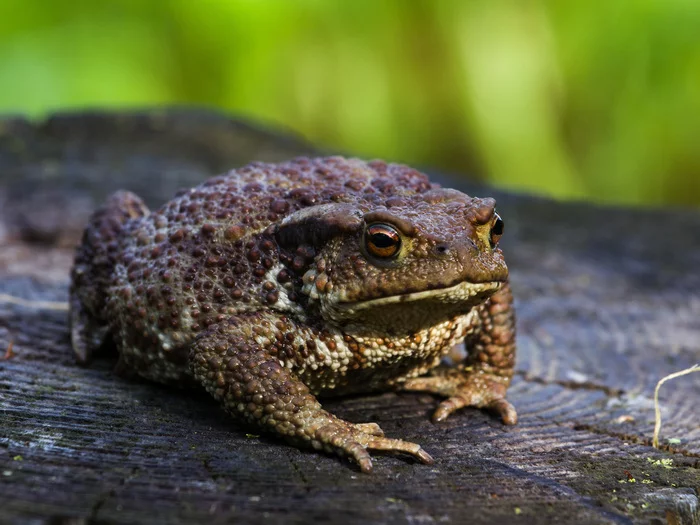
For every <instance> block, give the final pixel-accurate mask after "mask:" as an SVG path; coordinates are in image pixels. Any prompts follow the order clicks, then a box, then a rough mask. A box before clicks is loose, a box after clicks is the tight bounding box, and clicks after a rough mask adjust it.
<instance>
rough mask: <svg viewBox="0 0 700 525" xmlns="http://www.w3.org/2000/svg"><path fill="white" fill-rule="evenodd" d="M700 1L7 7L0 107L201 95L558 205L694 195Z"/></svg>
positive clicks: (685, 201)
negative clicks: (546, 198)
mask: <svg viewBox="0 0 700 525" xmlns="http://www.w3.org/2000/svg"><path fill="white" fill-rule="evenodd" d="M698 28H700V3H698V2H697V0H664V1H662V0H635V1H634V2H584V1H576V0H571V1H568V2H562V1H559V0H549V1H547V0H539V1H538V0H532V1H528V2H523V1H522V0H501V1H486V0H483V1H477V0H474V1H467V0H439V1H438V0H353V1H340V0H337V1H331V0H294V1H292V0H200V1H198V2H195V1H191V0H172V1H165V0H163V1H160V2H158V1H150V2H149V1H144V0H113V1H104V2H95V1H94V0H90V1H87V0H73V1H72V2H48V1H46V0H22V1H19V0H5V1H4V2H2V3H0V85H2V89H1V90H0V111H2V112H5V113H7V112H25V113H29V114H31V115H35V116H40V115H43V114H45V113H47V112H48V111H51V110H55V109H61V108H65V107H76V106H78V107H81V106H126V105H129V106H133V105H152V104H154V103H155V104H171V103H188V104H206V105H210V106H216V107H221V108H225V109H227V110H229V111H232V112H234V113H238V114H242V115H245V116H250V117H254V118H257V119H263V120H265V121H269V122H273V123H280V124H283V125H286V126H288V127H290V128H292V129H295V130H298V131H300V132H301V133H303V134H304V135H306V136H307V137H308V138H310V139H311V140H313V141H315V142H317V143H321V144H324V145H327V146H330V147H333V148H335V149H340V150H344V151H350V152H354V153H357V154H359V155H362V156H366V157H384V158H388V159H393V160H401V161H405V162H409V163H413V164H418V165H429V166H435V167H439V168H442V169H447V170H453V171H460V172H469V173H472V174H482V175H483V176H484V177H485V178H486V179H487V180H489V181H490V182H493V183H494V184H498V185H501V186H504V187H509V188H514V189H521V190H526V191H532V192H536V193H544V194H549V195H553V196H555V197H560V198H586V199H591V200H596V201H603V202H622V203H632V204H641V203H646V204H671V205H677V204H681V205H694V206H697V205H700V146H698V137H700V118H699V116H700V40H698V34H700V33H699V32H698V31H699V30H698Z"/></svg>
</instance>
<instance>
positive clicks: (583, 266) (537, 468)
mask: <svg viewBox="0 0 700 525" xmlns="http://www.w3.org/2000/svg"><path fill="white" fill-rule="evenodd" d="M310 152H312V148H311V147H310V146H309V145H308V144H306V143H304V142H303V141H300V140H297V139H294V138H284V137H280V136H277V135H273V134H269V133H266V132H264V131H260V130H258V129H255V128H251V127H249V126H246V125H242V124H237V123H234V122H231V121H229V120H227V119H225V118H224V117H219V116H216V115H214V114H209V113H199V112H192V111H178V112H163V111H161V112H152V113H149V114H140V115H136V114H126V113H123V114H111V115H101V114H93V115H73V116H71V115H67V116H63V117H57V118H54V119H51V120H49V121H47V122H42V123H36V124H32V123H28V122H26V121H24V120H21V119H14V120H12V119H7V120H4V121H1V122H0V293H2V294H10V295H12V296H16V297H20V298H23V299H26V300H28V301H53V302H55V304H54V303H49V304H42V303H33V304H25V305H20V304H12V303H8V302H7V301H5V300H0V350H4V349H5V348H6V347H7V346H8V345H9V344H10V342H12V343H13V352H14V354H15V355H14V357H12V358H10V359H7V360H4V361H2V360H0V523H25V522H26V523H29V522H31V523H61V522H63V521H62V520H65V522H69V521H68V519H69V518H73V519H74V521H70V522H71V523H81V522H87V521H90V520H101V521H107V522H120V523H128V522H141V523H160V522H162V523H196V522H199V523H237V524H238V523H313V522H320V523H326V522H327V523H338V524H345V523H368V524H373V523H377V524H379V523H420V524H430V523H499V522H507V523H555V522H556V523H698V522H700V510H699V504H698V493H699V492H700V409H699V408H698V404H699V402H700V374H694V375H689V376H686V377H683V378H679V379H678V380H676V381H673V382H670V383H668V384H666V385H665V386H664V388H663V390H662V392H661V400H662V412H663V415H664V427H663V429H662V438H668V437H673V438H678V439H680V440H681V442H680V444H675V445H673V446H672V448H671V449H669V450H666V451H656V450H654V449H652V448H651V447H650V446H649V443H650V439H651V435H652V429H653V403H652V396H653V388H654V385H655V384H656V381H657V380H658V379H659V378H661V377H662V376H664V375H666V374H668V373H671V372H674V371H677V370H680V369H682V368H685V367H688V366H690V365H692V364H693V363H695V362H697V361H700V214H698V213H697V212H693V211H632V210H617V209H611V208H597V207H593V206H589V205H583V204H559V203H555V202H551V201H547V200H538V199H534V198H529V197H524V196H515V195H505V194H500V193H496V196H497V197H498V199H499V211H500V212H501V213H502V215H503V217H504V218H505V220H506V227H507V228H506V236H505V238H504V245H505V246H504V249H505V251H506V255H507V259H508V261H509V266H510V267H511V272H512V280H513V286H514V291H515V293H516V298H517V308H518V314H519V323H518V329H519V358H518V365H517V369H518V375H517V377H516V379H515V381H514V384H513V386H512V388H511V390H510V399H511V401H512V402H513V403H514V404H515V405H516V407H517V408H518V411H519V414H520V423H519V424H518V426H516V427H510V428H507V427H504V426H502V425H501V424H500V423H499V422H498V421H497V420H495V419H493V418H492V417H490V416H489V415H487V414H484V413H482V412H479V411H476V410H464V411H462V412H460V413H459V414H457V415H454V416H452V417H451V418H450V419H449V420H448V421H447V422H446V423H443V424H439V425H433V424H432V423H431V422H430V421H429V415H430V413H431V411H432V409H433V408H434V406H435V403H436V401H435V400H434V399H433V398H431V397H430V396H423V395H414V394H393V393H389V394H384V395H379V396H372V397H356V398H351V399H341V400H333V401H329V402H327V403H326V406H327V407H328V408H330V409H331V410H332V411H333V412H335V413H336V414H338V415H339V416H341V417H344V418H347V419H349V420H351V421H356V422H363V421H376V422H378V423H380V424H381V426H382V428H384V430H385V431H386V432H387V433H388V434H390V435H392V436H395V437H400V438H404V439H407V440H411V441H417V442H419V443H421V444H422V445H423V447H424V448H425V449H426V450H427V451H429V452H430V454H432V455H433V457H434V458H435V459H436V463H435V465H433V466H425V465H420V464H415V463H413V462H412V461H411V460H407V459H406V458H403V457H395V456H378V457H376V460H375V470H374V473H373V474H371V475H362V474H360V473H359V472H358V470H357V469H356V468H355V467H354V466H353V465H350V464H348V463H343V462H341V461H339V460H338V459H336V458H333V457H326V456H319V455H316V454H313V453H310V452H305V451H301V450H297V449H295V448H292V447H289V446H287V445H285V444H283V443H281V442H279V441H277V440H275V439H268V438H265V437H263V438H258V437H255V436H251V435H250V434H247V433H246V430H245V429H241V428H240V427H239V426H237V425H236V424H235V423H233V422H232V421H231V420H230V419H229V418H227V417H226V416H225V415H224V413H223V412H222V411H221V410H220V409H219V408H218V407H217V405H216V404H215V403H214V402H213V401H212V400H210V399H209V398H207V397H206V396H202V395H200V394H192V393H188V392H184V391H178V390H173V389H168V388H165V387H162V386H158V385H154V384H150V383H146V382H138V381H127V380H124V379H121V378H119V377H117V376H116V375H114V374H113V373H112V371H111V368H112V366H113V365H114V362H115V359H114V357H113V356H104V357H102V358H100V359H98V360H97V361H96V362H95V363H94V364H93V365H92V366H91V367H89V368H80V367H78V366H76V365H75V364H74V362H73V358H72V355H71V349H70V345H69V340H68V327H67V321H66V318H67V315H66V312H65V311H64V310H61V308H62V307H63V306H64V305H65V301H66V297H67V284H68V270H69V266H70V263H71V257H72V250H71V246H72V245H73V244H74V243H75V242H76V239H77V236H78V235H79V234H80V230H81V228H82V224H83V222H84V220H85V218H86V216H87V214H88V213H89V212H90V210H91V209H92V208H93V207H94V206H95V205H96V204H97V203H98V202H100V201H101V200H102V199H103V198H104V197H105V196H106V195H107V194H108V193H110V192H111V191H113V190H115V189H117V188H128V189H131V190H134V191H136V192H138V193H140V194H141V195H143V196H144V197H145V198H146V200H147V201H148V202H149V204H151V205H157V204H158V203H160V202H163V201H165V200H166V199H167V198H169V197H170V196H171V195H172V194H173V193H174V192H175V191H176V190H177V189H179V188H180V187H186V186H190V185H192V184H194V183H196V182H197V181H199V180H202V179H204V178H205V177H206V176H208V175H210V174H214V173H218V172H222V171H225V170H227V169H228V168H232V167H235V166H238V165H241V164H243V163H245V162H247V161H249V160H251V159H258V160H277V159H282V158H288V157H292V156H295V155H297V154H304V153H310ZM443 181H445V179H443ZM445 182H447V183H449V184H452V185H454V186H456V187H459V188H460V189H464V190H467V191H470V192H472V193H478V194H494V193H495V192H493V191H491V190H484V189H479V188H475V187H473V186H470V185H467V184H466V183H465V182H464V181H445ZM0 355H1V354H0ZM657 460H672V461H671V462H670V463H669V462H668V461H665V462H664V463H665V464H664V465H662V464H654V463H652V461H657ZM630 478H633V479H634V480H635V482H632V481H631V480H630Z"/></svg>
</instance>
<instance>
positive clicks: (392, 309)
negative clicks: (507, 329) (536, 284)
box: [323, 281, 503, 333]
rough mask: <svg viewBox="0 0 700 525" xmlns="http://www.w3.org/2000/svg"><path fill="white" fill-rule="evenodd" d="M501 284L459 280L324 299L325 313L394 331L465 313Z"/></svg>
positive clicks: (351, 322)
mask: <svg viewBox="0 0 700 525" xmlns="http://www.w3.org/2000/svg"><path fill="white" fill-rule="evenodd" d="M502 285H503V282H502V281H490V282H484V283H470V282H466V281H463V282H460V283H458V284H456V285H453V286H449V287H446V288H438V289H433V290H424V291H420V292H412V293H407V294H399V295H390V296H387V297H378V298H375V299H369V300H367V301H357V302H339V303H333V302H332V301H328V302H326V304H325V305H323V306H324V307H323V310H324V312H325V314H326V315H327V316H328V317H329V318H330V319H332V320H333V321H335V322H336V323H338V324H341V325H362V326H367V327H375V328H377V329H382V330H383V331H384V330H390V331H392V332H394V333H398V332H404V331H408V332H410V331H414V330H418V329H421V328H425V327H429V326H433V325H435V324H438V323H440V322H442V321H445V320H447V319H451V318H453V317H455V316H458V315H465V314H468V313H469V312H470V311H471V310H472V308H474V306H477V305H479V304H481V303H483V302H484V301H485V300H486V299H488V298H489V297H490V296H491V295H492V294H493V293H494V292H496V290H498V289H499V288H500V287H501V286H502Z"/></svg>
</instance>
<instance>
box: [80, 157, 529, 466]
mask: <svg viewBox="0 0 700 525" xmlns="http://www.w3.org/2000/svg"><path fill="white" fill-rule="evenodd" d="M502 227H503V226H502V222H501V220H500V218H499V217H498V215H496V214H495V211H494V202H493V200H492V199H475V198H471V197H468V196H467V195H464V194H462V193H460V192H457V191H454V190H444V189H440V188H438V187H437V186H435V185H433V184H431V183H430V182H429V181H428V179H427V178H426V177H425V176H424V175H422V174H420V173H418V172H416V171H415V170H412V169H410V168H407V167H405V166H399V165H392V164H386V163H383V162H370V163H365V162H362V161H359V160H346V159H342V158H337V157H336V158H325V159H312V160H309V159H299V160H296V161H292V162H289V163H285V164H278V165H272V164H251V165H249V166H247V167H245V168H242V169H239V170H236V171H234V172H231V173H230V174H228V175H226V176H221V177H217V178H214V179H211V180H209V181H207V182H205V183H204V184H202V185H201V186H198V187H196V188H194V189H192V190H189V191H186V192H183V193H182V194H180V195H179V196H178V197H176V198H175V199H173V200H172V201H170V202H169V203H167V204H165V205H164V206H163V207H162V208H161V209H159V210H158V211H156V212H152V213H149V211H148V210H147V209H146V207H145V206H144V205H143V203H142V202H141V200H140V199H139V198H138V197H136V196H135V195H133V194H130V193H126V192H122V193H117V194H115V195H114V196H112V197H111V198H110V200H109V201H108V202H107V204H106V206H105V207H104V208H102V209H101V210H98V211H97V212H96V213H95V215H94V216H93V218H92V221H91V223H90V225H89V226H88V228H87V229H86V232H85V235H84V238H83V243H82V245H81V247H80V248H79V249H78V254H77V256H76V262H75V267H74V269H73V275H72V278H73V282H72V289H71V311H72V312H71V322H72V333H73V345H74V348H75V350H76V353H77V355H78V357H79V358H80V359H81V360H86V359H87V358H88V357H89V355H90V353H91V352H92V350H93V349H95V348H96V347H97V346H99V345H100V344H101V343H102V341H103V339H104V337H105V336H106V335H107V334H108V333H109V334H111V335H112V337H113V339H114V341H115V342H116V345H117V348H118V350H119V354H120V361H119V368H120V369H121V370H124V371H129V372H134V373H137V374H139V375H141V376H143V377H146V378H149V379H152V380H155V381H161V382H167V383H175V384H183V383H187V382H191V381H192V380H194V381H195V382H197V383H200V384H202V385H203V386H204V387H205V388H206V389H207V390H208V391H209V392H210V393H211V394H212V395H213V396H214V397H216V398H217V399H218V400H219V401H221V403H222V404H223V406H224V408H225V409H226V410H227V411H228V412H230V413H231V414H233V415H234V416H236V417H238V418H241V419H244V420H247V421H249V422H251V423H254V424H257V425H259V426H261V427H263V429H267V430H269V431H272V432H275V433H277V434H280V435H283V436H285V437H287V438H288V439H290V440H291V441H293V442H297V443H300V444H307V445H309V444H310V445H311V446H313V447H314V448H317V449H325V450H327V451H334V452H338V453H341V454H345V455H349V456H351V457H353V458H354V459H355V460H356V461H358V463H359V464H360V466H361V468H362V469H363V470H365V471H367V470H370V469H371V461H370V458H369V455H368V453H367V449H384V450H398V451H403V452H407V453H410V454H413V455H415V456H417V457H418V458H419V459H421V460H423V461H425V462H428V461H430V456H428V455H427V454H426V453H425V452H424V451H423V450H422V449H421V448H420V447H419V446H418V445H415V444H413V443H408V442H404V441H400V440H395V439H388V438H385V437H383V434H382V432H381V430H380V429H379V427H378V426H377V425H376V424H374V423H366V424H351V423H348V422H345V421H343V420H340V419H338V418H336V417H335V416H333V415H332V414H330V413H328V412H326V411H324V410H323V409H322V408H321V406H320V404H319V403H318V401H317V400H316V397H315V395H317V394H331V393H347V392H366V391H376V390H382V389H408V390H423V391H430V392H434V393H437V394H440V395H443V396H446V397H447V398H448V399H446V400H445V401H443V403H442V404H441V405H440V407H439V408H438V411H437V412H436V414H435V419H437V420H442V419H444V418H445V417H447V416H448V415H449V414H450V413H451V412H453V411H454V410H456V409H458V408H460V407H462V406H479V407H487V408H490V409H493V410H495V411H496V412H498V413H499V414H500V415H501V416H502V417H503V419H504V421H505V422H506V423H510V424H512V423H514V422H515V419H516V415H515V410H514V409H513V407H512V406H511V405H510V404H509V403H508V402H507V401H506V400H505V391H506V388H507V386H508V384H509V381H510V377H511V375H512V367H513V356H514V350H515V347H514V336H513V314H512V308H511V295H510V290H509V287H508V284H507V275H508V272H507V269H506V266H505V263H504V262H503V258H502V254H501V251H500V250H499V249H498V247H497V241H498V237H500V234H501V232H502ZM465 337H466V338H467V343H468V349H469V351H470V353H469V356H468V358H467V363H466V364H467V365H468V366H466V367H465V366H464V364H462V365H460V366H458V367H455V368H446V367H442V366H438V365H439V363H440V360H441V358H442V357H443V356H444V355H445V353H446V352H448V351H449V350H450V348H451V347H452V346H453V345H455V344H456V343H459V342H461V341H462V340H464V339H465ZM428 371H431V375H430V376H428V377H418V376H420V375H422V374H424V373H426V372H428Z"/></svg>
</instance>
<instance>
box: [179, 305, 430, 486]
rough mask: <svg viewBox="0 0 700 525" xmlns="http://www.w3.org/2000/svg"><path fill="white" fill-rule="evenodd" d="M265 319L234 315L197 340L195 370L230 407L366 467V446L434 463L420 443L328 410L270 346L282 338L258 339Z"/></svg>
mask: <svg viewBox="0 0 700 525" xmlns="http://www.w3.org/2000/svg"><path fill="white" fill-rule="evenodd" d="M261 324H263V325H264V324H267V323H266V322H265V320H264V319H262V318H261V316H259V315H254V314H251V315H249V316H239V317H236V318H232V319H231V320H230V321H225V322H222V323H220V324H219V325H212V326H211V327H209V330H208V331H207V332H205V333H203V334H202V335H200V336H199V337H198V338H197V340H196V341H195V343H194V344H193V345H192V349H191V351H190V369H191V372H192V374H193V375H194V377H195V379H196V380H197V381H199V382H200V383H201V384H203V385H204V387H205V388H206V389H207V391H208V392H209V393H210V394H212V395H213V396H214V397H215V398H216V399H218V400H219V401H220V402H221V403H222V405H223V406H224V408H225V409H226V411H227V412H229V413H230V414H232V415H233V416H235V417H237V418H240V419H243V420H245V421H247V422H249V423H252V424H254V425H256V426H258V427H260V428H261V429H262V430H264V431H267V432H271V433H273V434H277V435H279V436H283V437H285V438H286V439H287V440H288V441H290V442H292V443H294V444H296V445H300V446H310V447H313V448H314V449H316V450H324V451H326V452H334V453H337V454H339V455H343V456H348V457H350V458H352V459H354V460H355V461H356V462H357V463H358V465H359V466H360V469H361V470H362V471H363V472H370V471H371V470H372V460H371V458H370V455H369V453H368V452H367V450H388V451H396V452H404V453H407V454H410V455H412V456H414V457H416V458H417V459H419V460H420V461H422V462H423V463H432V461H433V460H432V458H431V457H430V456H429V455H428V454H427V453H426V452H425V451H424V450H423V449H422V448H421V447H420V446H419V445H417V444H415V443H409V442H406V441H401V440H398V439H389V438H385V437H384V433H383V432H382V430H381V429H380V428H379V426H378V425H377V424H375V423H362V424H353V423H349V422H347V421H343V420H342V419H339V418H337V417H335V416H334V415H332V414H330V413H329V412H327V411H325V410H323V408H321V404H320V403H319V402H318V401H317V400H316V398H315V397H314V396H313V394H311V392H310V391H309V389H308V388H307V386H306V385H305V384H304V383H302V382H301V381H300V380H299V379H298V378H297V377H296V376H295V375H294V373H293V372H292V371H291V370H290V369H289V368H287V367H285V366H282V365H281V364H280V361H279V359H278V358H276V357H274V356H273V355H272V353H271V351H270V350H271V348H270V346H271V345H272V341H274V342H275V343H276V344H279V342H278V340H277V339H276V338H275V337H270V338H269V339H267V341H268V342H269V343H266V342H260V338H258V340H257V341H256V338H255V335H254V334H255V327H259V326H260V325H261ZM270 325H272V326H274V323H270ZM279 350H280V349H277V351H279ZM282 350H284V349H282Z"/></svg>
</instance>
